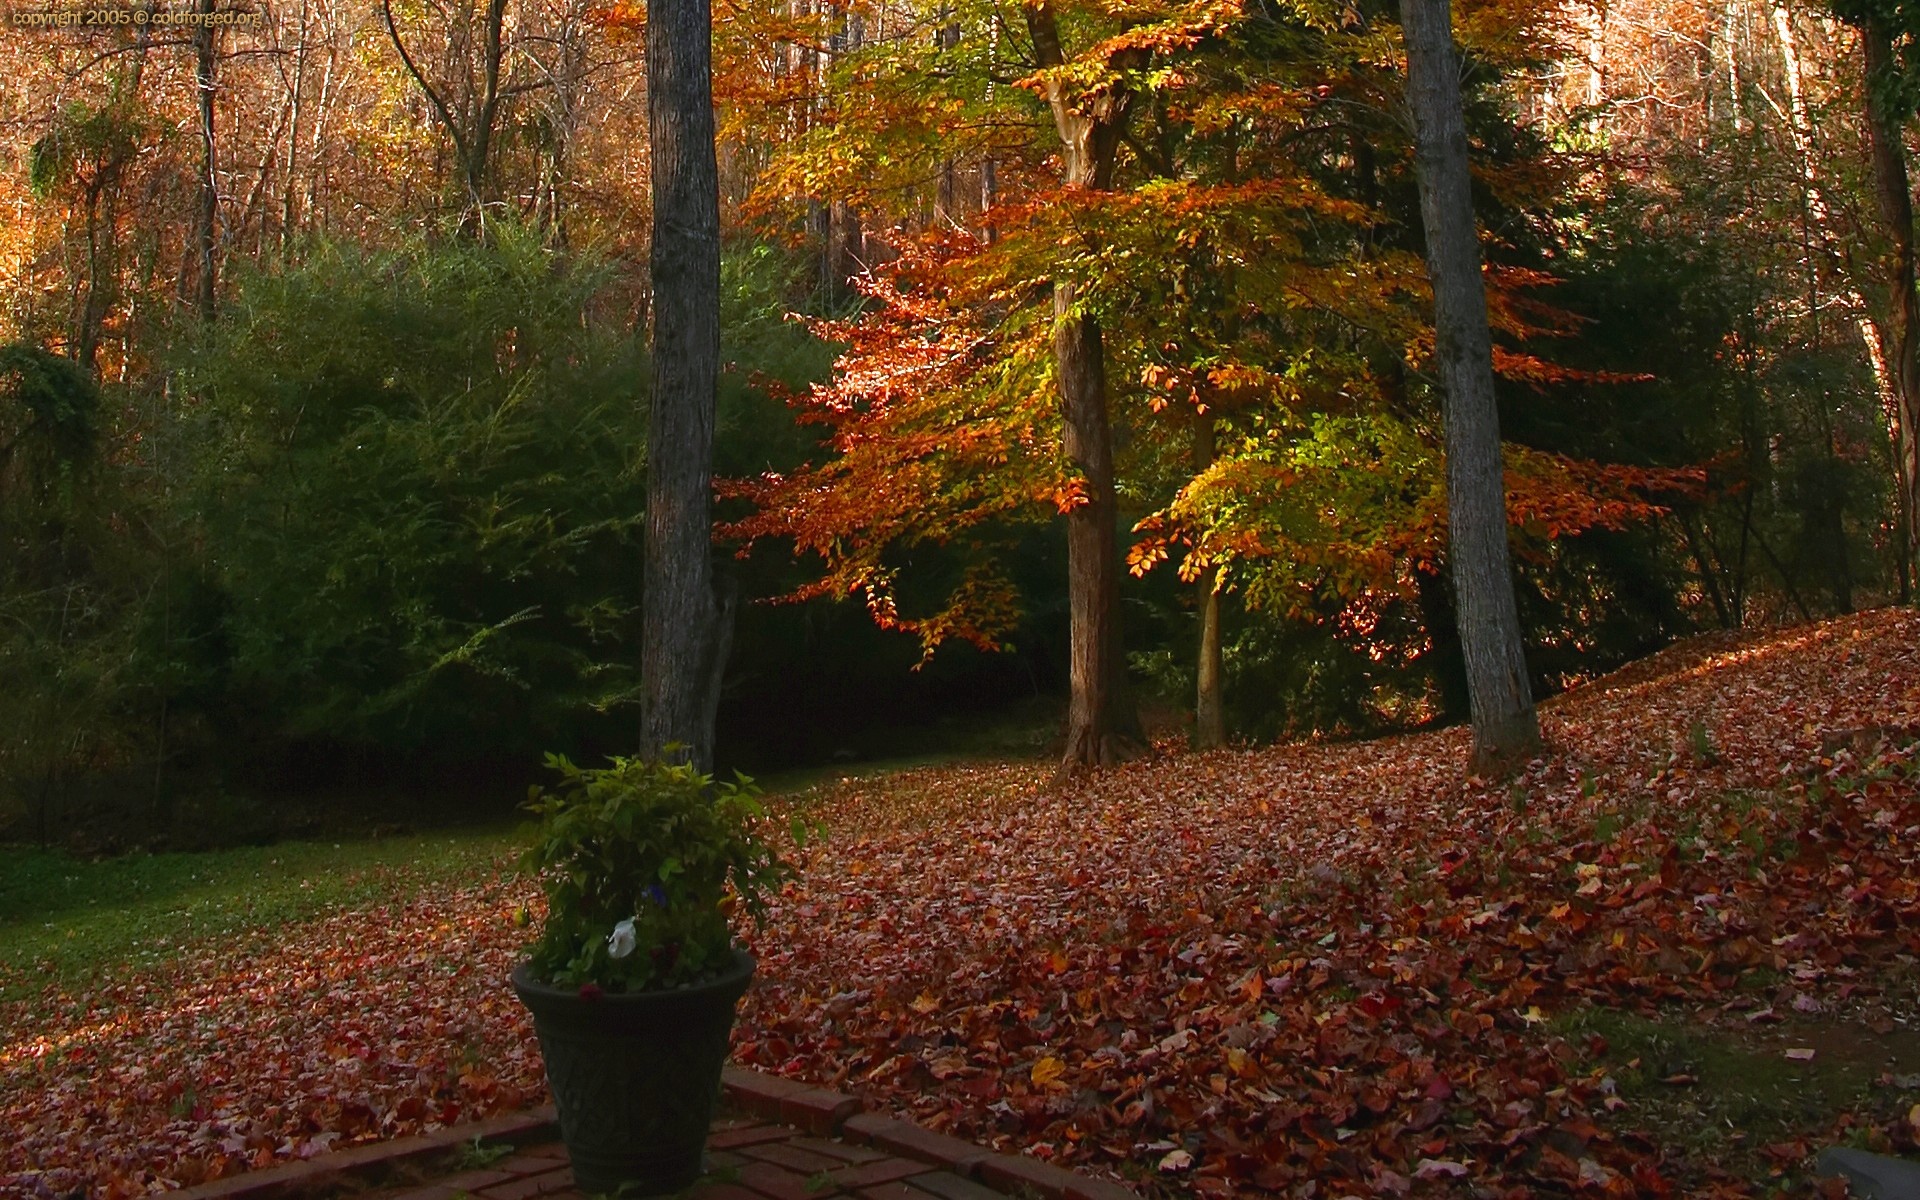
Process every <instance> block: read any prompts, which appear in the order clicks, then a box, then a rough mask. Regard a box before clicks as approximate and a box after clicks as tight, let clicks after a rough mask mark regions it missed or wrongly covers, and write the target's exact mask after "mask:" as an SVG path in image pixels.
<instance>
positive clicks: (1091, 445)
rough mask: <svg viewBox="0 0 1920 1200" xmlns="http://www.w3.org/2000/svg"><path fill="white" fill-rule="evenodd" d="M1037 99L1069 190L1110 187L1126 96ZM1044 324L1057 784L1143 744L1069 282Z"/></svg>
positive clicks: (1050, 53) (1057, 84) (1105, 457)
mask: <svg viewBox="0 0 1920 1200" xmlns="http://www.w3.org/2000/svg"><path fill="white" fill-rule="evenodd" d="M1026 17H1027V29H1028V31H1029V32H1030V33H1032V35H1033V42H1034V49H1035V52H1036V54H1037V55H1038V57H1039V60H1040V65H1041V66H1043V67H1057V66H1060V65H1062V64H1063V63H1064V62H1065V61H1066V59H1065V54H1064V53H1063V51H1062V49H1061V44H1060V31H1059V27H1058V25H1057V24H1056V23H1055V20H1054V14H1053V8H1052V5H1051V4H1048V3H1041V4H1038V5H1035V6H1033V7H1030V8H1028V9H1027V10H1026ZM1047 103H1048V105H1049V107H1050V108H1051V109H1052V112H1053V121H1054V126H1055V128H1056V129H1058V130H1059V133H1060V144H1061V159H1062V163H1063V171H1062V174H1063V176H1064V178H1063V180H1062V182H1064V183H1065V184H1066V185H1067V186H1068V187H1070V188H1088V189H1091V190H1094V191H1105V190H1107V189H1108V188H1110V187H1111V186H1112V185H1113V167H1114V159H1115V156H1116V152H1117V151H1118V149H1119V145H1120V135H1121V133H1122V132H1123V131H1124V130H1125V128H1126V121H1127V111H1128V109H1129V108H1130V107H1131V104H1132V96H1131V93H1129V92H1128V91H1127V90H1126V88H1125V87H1124V86H1121V85H1117V84H1116V85H1114V86H1112V87H1110V88H1109V89H1108V90H1106V91H1105V92H1103V93H1101V94H1100V95H1099V96H1098V97H1095V98H1092V99H1087V98H1084V97H1081V96H1078V95H1074V94H1070V93H1069V92H1068V91H1067V85H1066V84H1065V83H1064V82H1063V81H1062V80H1060V79H1058V78H1057V77H1056V78H1053V79H1050V80H1049V81H1048V83H1047ZM1053 319H1054V327H1053V358H1054V372H1055V374H1056V375H1057V376H1058V382H1059V386H1060V412H1061V438H1062V442H1063V444H1064V446H1065V449H1066V452H1067V460H1068V461H1069V462H1071V463H1072V464H1073V465H1074V468H1075V470H1077V471H1079V473H1080V476H1081V479H1082V483H1083V489H1084V494H1085V497H1086V499H1085V502H1084V503H1082V504H1080V505H1078V506H1077V507H1075V508H1074V509H1073V510H1072V511H1070V512H1069V513H1068V514H1067V610H1068V619H1069V623H1070V626H1071V629H1070V633H1069V652H1068V657H1069V663H1070V668H1069V673H1070V678H1071V684H1070V686H1071V697H1070V699H1069V701H1068V705H1067V746H1066V753H1065V754H1064V755H1063V756H1062V758H1061V762H1060V771H1059V774H1058V775H1057V776H1056V777H1055V778H1056V781H1058V780H1063V779H1065V778H1067V777H1069V776H1071V775H1073V774H1075V773H1077V772H1079V771H1081V770H1083V769H1085V768H1087V767H1095V766H1106V765H1109V764H1112V763H1117V762H1121V761H1124V760H1125V759H1127V758H1131V757H1133V756H1135V755H1137V754H1138V753H1139V752H1140V750H1141V748H1142V744H1143V743H1144V741H1145V739H1144V738H1143V737H1142V736H1141V733H1140V718H1139V714H1138V713H1137V712H1136V711H1135V710H1134V707H1133V701H1132V697H1131V696H1130V695H1129V694H1128V689H1127V664H1126V645H1125V642H1124V641H1123V640H1122V638H1121V634H1120V569H1121V566H1120V549H1119V546H1118V545H1117V543H1116V539H1115V529H1114V526H1115V523H1116V521H1117V519H1118V516H1119V511H1120V505H1119V501H1118V499H1117V498H1116V496H1115V494H1114V487H1113V428H1112V426H1111V424H1110V423H1109V420H1108V414H1107V364H1106V352H1105V347H1104V345H1103V343H1102V341H1101V335H1100V322H1099V321H1097V320H1095V319H1094V318H1093V317H1092V316H1090V315H1088V314H1086V313H1084V312H1082V311H1080V309H1079V306H1078V304H1077V303H1076V295H1075V288H1074V285H1073V284H1072V283H1071V282H1068V281H1066V280H1055V281H1054V285H1053Z"/></svg>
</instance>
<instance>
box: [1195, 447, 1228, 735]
mask: <svg viewBox="0 0 1920 1200" xmlns="http://www.w3.org/2000/svg"><path fill="white" fill-rule="evenodd" d="M1213 456H1214V440H1213V414H1212V413H1197V414H1195V415H1194V419H1193V473H1194V474H1195V475H1196V476H1197V475H1199V474H1200V473H1201V472H1203V471H1205V470H1206V469H1207V468H1208V467H1210V466H1212V465H1213ZM1194 586H1195V587H1196V588H1197V589H1198V595H1197V599H1198V600H1199V603H1200V648H1199V654H1198V661H1197V663H1196V666H1195V671H1194V675H1195V681H1194V699H1193V748H1194V749H1195V750H1213V749H1216V748H1217V747H1220V746H1224V745H1226V744H1227V708H1226V698H1225V691H1226V675H1227V673H1226V667H1225V663H1224V662H1223V661H1222V655H1221V649H1220V568H1219V567H1217V566H1208V567H1207V568H1206V570H1204V571H1202V572H1200V578H1199V580H1198V582H1197V583H1195V585H1194Z"/></svg>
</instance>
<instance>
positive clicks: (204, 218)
mask: <svg viewBox="0 0 1920 1200" xmlns="http://www.w3.org/2000/svg"><path fill="white" fill-rule="evenodd" d="M194 11H195V12H198V13H200V14H202V15H203V18H204V17H206V16H211V15H212V13H213V0H199V3H198V4H196V5H195V6H194ZM213 37H214V27H213V26H212V25H211V24H210V23H206V22H205V21H204V20H203V22H202V23H201V24H200V25H197V26H195V27H194V31H193V83H194V92H195V96H196V97H197V99H198V101H199V110H200V204H199V208H198V210H197V211H196V213H195V219H194V242H195V245H196V246H197V247H198V249H199V260H200V278H199V287H198V289H197V291H196V294H195V297H194V299H195V306H196V307H197V308H198V309H199V310H200V316H201V317H202V319H204V320H208V321H211V320H213V314H214V303H215V301H214V297H215V295H216V290H215V288H216V283H217V280H216V279H215V278H214V269H215V258H214V243H215V241H216V239H217V237H218V236H219V228H218V222H219V219H220V175H219V161H218V159H217V158H216V157H215V153H214V152H215V148H216V143H215V141H214V132H213V89H214V77H213V68H214V60H213Z"/></svg>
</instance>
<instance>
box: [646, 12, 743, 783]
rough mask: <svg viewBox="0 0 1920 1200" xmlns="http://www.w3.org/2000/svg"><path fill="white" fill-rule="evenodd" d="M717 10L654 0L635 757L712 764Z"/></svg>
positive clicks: (718, 655)
mask: <svg viewBox="0 0 1920 1200" xmlns="http://www.w3.org/2000/svg"><path fill="white" fill-rule="evenodd" d="M712 38H713V24H712V15H711V11H710V9H709V7H708V0H648V3H647V117H648V132H649V138H650V142H651V146H652V152H653V255H652V278H653V394H652V398H651V404H652V420H651V423H650V426H649V432H648V448H647V545H646V571H645V580H644V586H645V595H644V597H643V599H642V604H641V615H642V632H641V651H640V671H641V676H642V679H641V686H642V714H641V730H640V752H641V754H642V755H643V756H644V757H646V758H653V759H658V758H673V759H678V760H681V761H690V762H693V763H694V764H695V765H697V766H698V767H699V768H700V769H701V770H703V771H705V770H710V769H711V768H712V765H713V713H714V703H715V700H716V698H717V691H718V687H719V679H720V675H721V672H722V671H723V670H724V668H725V663H724V662H723V661H722V658H723V656H724V642H725V639H724V638H723V636H722V633H721V628H720V626H721V614H720V612H719V608H718V605H717V603H716V601H715V597H714V589H713V564H712V559H711V554H712V542H713V425H714V409H715V403H716V392H715V386H716V380H717V377H718V374H719V366H720V177H719V166H718V163H717V162H716V161H715V156H714V144H713V137H714V128H713V78H712V61H713V60H712V53H713V48H712Z"/></svg>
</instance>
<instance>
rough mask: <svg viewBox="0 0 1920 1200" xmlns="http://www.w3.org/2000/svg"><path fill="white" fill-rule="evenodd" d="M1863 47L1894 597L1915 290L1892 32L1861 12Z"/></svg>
mask: <svg viewBox="0 0 1920 1200" xmlns="http://www.w3.org/2000/svg"><path fill="white" fill-rule="evenodd" d="M1860 44H1861V46H1862V48H1863V49H1864V51H1865V55H1866V69H1867V78H1866V96H1867V139H1868V144H1869V149H1870V152H1871V154H1872V158H1873V188H1874V196H1875V198H1876V200H1877V201H1878V202H1879V209H1880V222H1881V224H1882V225H1883V226H1884V227H1885V230H1884V232H1885V233H1886V237H1887V245H1888V256H1887V261H1886V264H1885V268H1884V271H1883V274H1884V276H1885V279H1886V285H1887V291H1888V300H1889V301H1890V303H1889V304H1888V312H1889V314H1890V317H1891V320H1890V328H1888V329H1887V330H1886V334H1885V339H1884V340H1885V345H1886V357H1887V358H1888V360H1889V363H1888V366H1889V371H1888V374H1889V375H1890V377H1891V382H1892V385H1893V386H1892V387H1891V388H1890V389H1889V390H1890V391H1891V392H1892V397H1891V399H1892V402H1893V403H1892V405H1891V408H1892V411H1891V412H1889V413H1888V414H1887V415H1888V418H1889V423H1890V424H1891V425H1892V427H1893V429H1892V432H1893V451H1894V462H1895V472H1894V474H1895V480H1894V482H1895V487H1896V490H1895V495H1894V498H1895V501H1896V505H1897V512H1898V515H1899V527H1900V535H1901V539H1902V545H1901V547H1900V553H1901V563H1900V571H1899V577H1900V580H1901V589H1900V590H1901V596H1900V598H1901V600H1902V601H1903V602H1904V601H1906V600H1907V599H1908V598H1909V596H1910V595H1911V591H1910V584H1909V583H1908V580H1909V579H1910V578H1911V572H1912V570H1913V569H1914V567H1915V565H1916V564H1917V563H1920V538H1916V530H1915V521H1914V517H1915V514H1916V513H1920V490H1916V489H1920V297H1916V294H1915V291H1914V287H1915V281H1914V250H1913V188H1912V185H1911V183H1910V182H1909V178H1908V172H1907V149H1906V143H1905V142H1904V141H1903V140H1902V138H1901V122H1900V119H1899V117H1898V116H1897V115H1896V114H1894V113H1893V112H1892V111H1890V109H1889V106H1888V104H1887V94H1886V91H1885V87H1884V85H1885V83H1886V82H1887V81H1888V80H1889V79H1890V77H1891V76H1892V74H1893V72H1894V69H1895V65H1894V57H1893V35H1892V33H1891V31H1890V30H1888V28H1887V26H1886V23H1885V22H1884V21H1881V20H1879V19H1878V18H1873V17H1869V18H1868V19H1867V20H1866V21H1865V22H1864V23H1863V24H1862V26H1861V29H1860Z"/></svg>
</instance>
